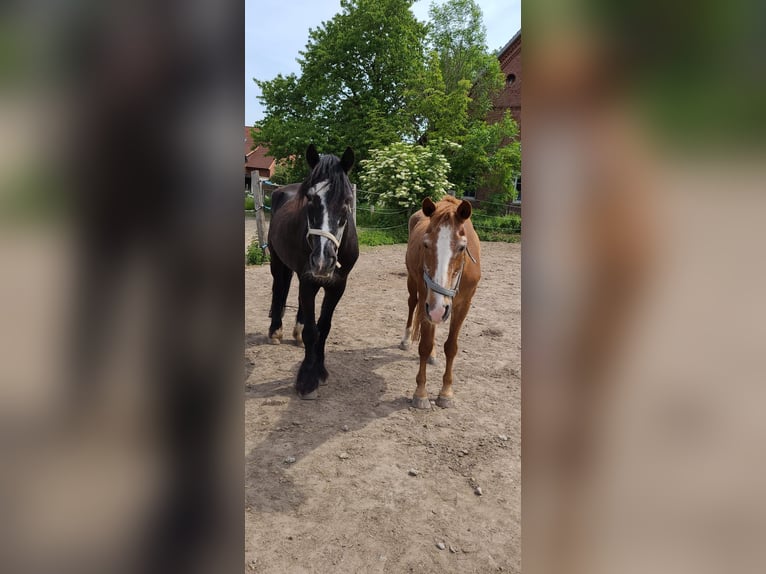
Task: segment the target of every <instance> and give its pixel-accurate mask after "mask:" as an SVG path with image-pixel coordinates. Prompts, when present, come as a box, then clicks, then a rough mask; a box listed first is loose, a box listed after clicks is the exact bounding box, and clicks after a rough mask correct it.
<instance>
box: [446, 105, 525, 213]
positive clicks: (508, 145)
mask: <svg viewBox="0 0 766 574" xmlns="http://www.w3.org/2000/svg"><path fill="white" fill-rule="evenodd" d="M518 134H519V126H518V124H517V123H516V121H515V120H514V119H513V118H512V117H511V114H510V112H506V114H505V116H504V117H503V119H502V120H501V121H499V122H497V123H495V124H487V123H486V122H475V123H474V124H473V125H472V126H471V128H470V129H469V131H468V134H467V135H466V137H465V139H464V141H463V144H462V145H461V146H459V147H458V148H456V149H454V150H453V151H452V152H451V153H449V160H450V165H451V166H452V176H451V178H450V179H451V181H452V183H453V184H454V186H455V189H456V190H457V191H458V192H459V193H460V194H464V193H468V192H475V191H476V190H478V189H484V190H486V191H488V192H489V193H490V194H492V195H495V196H496V198H495V199H496V200H497V201H511V200H512V199H513V198H514V194H515V189H514V186H513V181H514V178H515V177H516V176H517V175H518V174H519V173H521V144H520V143H519V141H518Z"/></svg>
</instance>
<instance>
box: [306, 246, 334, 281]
mask: <svg viewBox="0 0 766 574" xmlns="http://www.w3.org/2000/svg"><path fill="white" fill-rule="evenodd" d="M337 261H338V259H337V257H336V256H335V255H334V254H332V253H329V252H327V251H325V253H321V254H318V253H312V254H311V257H310V258H309V271H310V273H311V274H312V275H314V276H316V277H324V278H327V277H331V276H332V274H333V272H334V271H335V264H336V262H337Z"/></svg>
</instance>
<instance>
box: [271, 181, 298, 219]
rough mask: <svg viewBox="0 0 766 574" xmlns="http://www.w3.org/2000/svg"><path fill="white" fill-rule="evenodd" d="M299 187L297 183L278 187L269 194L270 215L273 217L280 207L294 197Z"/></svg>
mask: <svg viewBox="0 0 766 574" xmlns="http://www.w3.org/2000/svg"><path fill="white" fill-rule="evenodd" d="M299 187H300V184H299V183H291V184H290V185H283V186H282V187H278V188H277V189H275V190H274V191H273V192H272V193H271V215H272V216H273V215H274V214H275V213H276V212H277V211H278V210H279V208H280V207H282V206H283V205H284V204H285V203H287V202H288V201H289V200H291V199H292V198H293V197H295V194H296V193H297V191H298V188H299Z"/></svg>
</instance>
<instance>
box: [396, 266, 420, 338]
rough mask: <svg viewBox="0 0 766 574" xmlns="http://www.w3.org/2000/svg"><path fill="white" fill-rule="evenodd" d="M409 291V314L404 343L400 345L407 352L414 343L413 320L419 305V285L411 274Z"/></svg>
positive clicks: (408, 282) (408, 276)
mask: <svg viewBox="0 0 766 574" xmlns="http://www.w3.org/2000/svg"><path fill="white" fill-rule="evenodd" d="M407 291H408V292H409V297H408V298H407V306H408V307H409V311H408V313H407V326H406V327H405V329H404V337H402V342H401V343H399V348H400V349H403V350H405V351H406V350H407V349H409V348H410V343H411V341H412V318H413V315H414V314H415V308H416V307H417V305H418V284H417V283H416V282H415V280H413V279H412V276H411V275H409V273H408V274H407Z"/></svg>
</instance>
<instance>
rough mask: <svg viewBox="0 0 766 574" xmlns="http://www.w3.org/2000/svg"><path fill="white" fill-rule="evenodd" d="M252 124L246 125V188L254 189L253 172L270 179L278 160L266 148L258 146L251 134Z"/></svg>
mask: <svg viewBox="0 0 766 574" xmlns="http://www.w3.org/2000/svg"><path fill="white" fill-rule="evenodd" d="M252 129H253V128H251V127H250V126H245V188H246V189H252V187H251V181H252V177H253V174H255V175H257V176H259V177H260V178H261V179H269V178H270V177H271V176H272V175H274V167H275V166H276V162H275V160H274V158H273V157H271V156H270V155H268V154H267V150H266V148H264V147H263V146H256V145H255V144H254V143H253V138H252V137H251V135H250V130H252Z"/></svg>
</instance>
